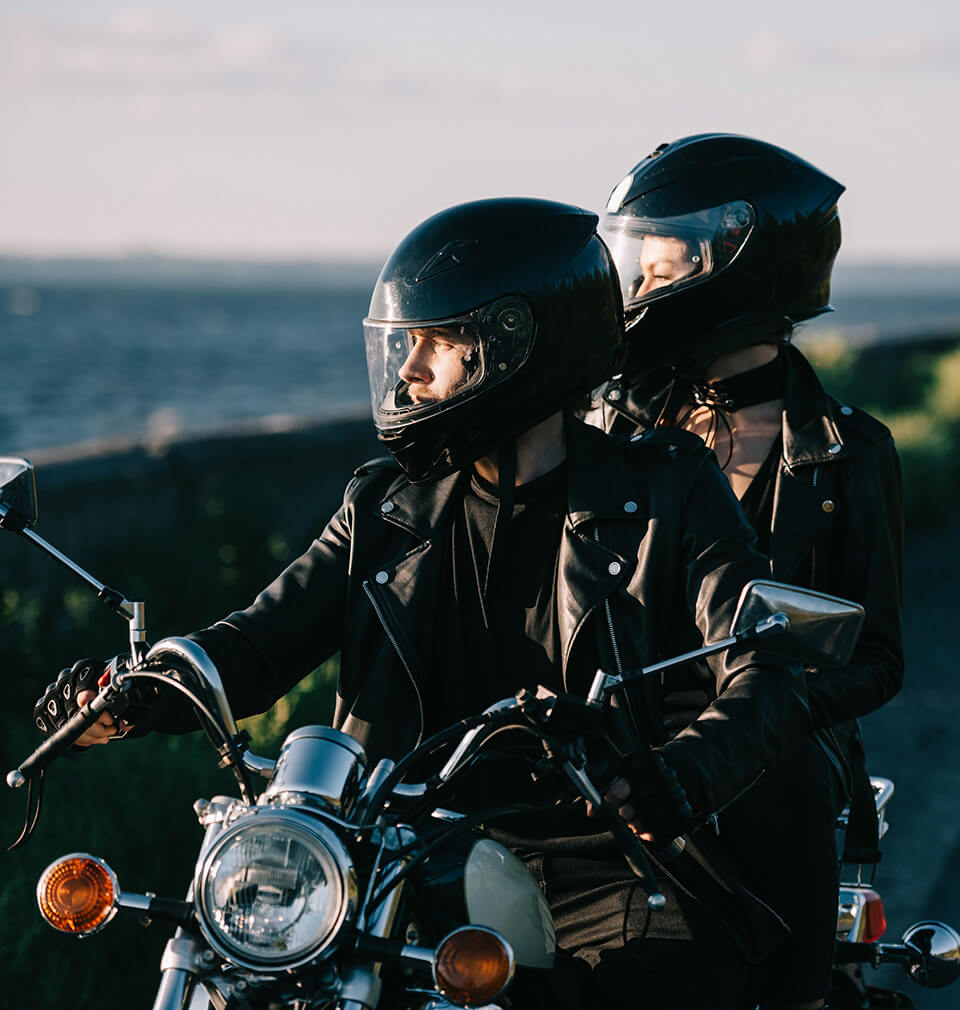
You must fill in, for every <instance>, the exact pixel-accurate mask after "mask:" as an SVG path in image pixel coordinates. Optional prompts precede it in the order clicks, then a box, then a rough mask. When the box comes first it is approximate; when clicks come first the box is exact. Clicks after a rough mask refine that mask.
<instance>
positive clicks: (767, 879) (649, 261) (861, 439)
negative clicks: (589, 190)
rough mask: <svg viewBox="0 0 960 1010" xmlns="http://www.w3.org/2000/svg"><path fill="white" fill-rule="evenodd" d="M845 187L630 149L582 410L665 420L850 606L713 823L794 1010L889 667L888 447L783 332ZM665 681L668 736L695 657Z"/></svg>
mask: <svg viewBox="0 0 960 1010" xmlns="http://www.w3.org/2000/svg"><path fill="white" fill-rule="evenodd" d="M842 192H843V186H841V185H840V184H839V183H837V182H836V181H835V180H833V179H831V178H829V177H828V176H826V175H824V174H823V173H822V172H819V171H818V170H817V169H816V168H814V167H813V166H812V165H809V164H808V163H806V162H804V161H802V160H801V159H799V158H797V157H795V156H794V155H791V154H789V153H788V152H786V151H784V150H782V149H780V148H777V147H774V146H772V145H769V144H765V143H762V142H760V141H756V140H751V139H749V138H746V137H737V136H731V135H723V134H706V135H699V136H695V137H689V138H685V139H683V140H679V141H676V142H675V143H672V144H665V145H661V147H659V148H657V150H656V151H654V152H653V153H652V154H651V155H650V156H648V157H647V158H645V159H644V160H643V161H641V162H640V163H639V164H638V165H637V166H636V167H635V168H634V169H633V171H632V172H630V174H629V175H627V176H626V178H624V179H623V180H622V181H621V183H620V184H619V185H618V186H617V187H616V189H615V190H614V191H613V194H612V195H611V197H610V201H609V203H608V206H607V214H606V217H605V221H604V229H603V234H604V238H605V239H606V241H607V243H608V244H609V246H610V248H611V251H612V252H613V255H614V259H615V261H616V263H617V267H618V271H619V273H620V279H621V286H622V290H623V295H624V303H625V308H626V314H627V332H628V350H627V358H626V366H625V368H624V370H623V372H622V374H620V375H618V376H615V377H614V379H613V381H611V382H610V383H609V384H608V385H607V386H606V388H605V389H604V391H603V396H602V402H601V404H600V405H599V407H598V408H597V409H595V410H594V411H593V412H592V414H591V417H590V419H591V420H593V421H594V423H598V424H601V425H602V426H603V427H604V428H605V429H606V430H607V431H610V432H613V433H615V434H618V433H619V434H622V435H624V436H632V437H638V435H639V434H640V433H643V432H647V431H650V430H652V429H654V428H656V427H658V426H667V425H675V426H679V427H681V428H685V429H687V430H689V431H691V432H694V433H696V434H697V435H699V436H700V437H701V438H703V440H704V441H705V442H706V444H707V445H708V446H709V447H710V448H712V449H713V450H714V452H715V453H716V455H717V458H718V460H719V462H720V465H721V467H722V469H723V470H724V472H725V474H726V475H727V478H728V480H729V482H730V485H731V488H732V489H733V491H734V493H735V494H736V496H737V497H738V498H739V499H740V504H741V506H742V508H743V510H744V512H745V514H746V516H747V518H748V520H749V521H750V523H751V525H752V526H753V527H754V529H755V531H756V534H757V538H758V546H759V548H760V549H761V551H763V552H764V553H766V554H767V555H768V556H769V558H770V569H771V575H772V577H773V578H774V579H777V580H778V581H782V582H791V583H795V584H798V585H804V586H807V587H810V588H813V589H817V590H821V591H823V592H827V593H831V594H833V595H837V596H842V597H846V598H848V599H853V600H856V601H857V602H859V603H862V604H863V605H864V607H865V609H866V621H865V625H864V629H863V634H862V636H861V639H860V642H859V644H858V647H857V649H856V652H855V654H854V656H853V658H852V660H851V661H850V663H849V664H848V665H847V666H846V667H844V668H843V669H841V670H833V671H827V670H823V671H819V670H810V671H808V672H809V676H808V690H809V698H810V705H811V710H812V713H813V721H814V727H815V734H814V736H813V737H810V738H808V739H806V740H805V741H804V742H803V743H802V744H801V745H800V746H798V747H797V748H796V749H795V750H794V752H793V753H792V754H791V755H790V756H789V757H788V758H786V759H785V760H783V761H781V762H780V763H779V764H778V765H777V766H776V767H774V768H771V769H768V770H767V772H766V774H765V775H764V776H763V778H762V779H761V781H760V782H758V783H757V784H756V785H755V786H754V787H753V788H751V789H750V790H748V791H747V792H746V793H745V794H744V795H743V796H741V797H740V798H739V799H738V800H737V801H736V802H735V803H734V804H732V805H731V806H730V807H728V808H727V809H726V810H725V811H724V812H723V813H722V814H721V815H720V817H719V818H718V823H717V829H718V831H719V833H720V838H721V840H722V841H726V842H727V843H728V844H729V849H730V852H731V854H732V855H733V857H734V858H735V859H736V858H737V854H738V853H741V854H742V853H744V852H750V853H751V859H750V860H744V859H742V858H741V859H740V860H739V869H740V872H741V876H742V878H743V880H744V882H745V883H746V884H747V885H748V886H749V887H751V888H752V889H753V890H754V891H755V893H757V894H758V895H759V896H760V897H761V898H763V899H764V900H765V901H766V902H767V903H768V904H770V905H771V906H772V907H773V908H774V909H775V910H776V911H777V912H778V913H779V914H780V915H781V916H782V917H783V918H784V920H785V921H786V922H787V924H788V925H789V926H790V927H791V930H792V935H791V937H790V938H789V939H788V940H787V941H786V942H785V943H784V944H783V945H782V946H781V947H780V948H779V949H778V951H777V952H776V953H775V954H774V955H772V956H771V957H769V958H767V959H766V960H765V961H764V962H763V963H762V964H761V965H759V966H758V968H757V972H756V983H755V984H756V992H757V998H758V999H759V1000H760V1001H761V1006H763V1007H770V1008H774V1007H775V1008H797V1010H800V1008H803V1010H808V1008H809V1010H813V1008H818V1007H823V1006H825V1005H826V1000H827V999H828V998H829V988H830V972H831V965H832V952H833V941H834V932H835V923H836V907H837V871H836V848H835V839H834V822H835V818H836V814H837V812H838V810H839V808H840V807H841V806H842V804H843V801H844V800H846V799H849V798H850V797H851V796H859V800H855V808H856V809H857V810H858V811H860V810H864V809H869V808H870V806H871V804H872V799H871V794H870V791H869V782H868V780H867V777H866V773H865V771H864V768H863V752H862V748H861V746H860V737H859V731H858V727H857V725H856V722H855V720H856V718H857V717H859V716H862V715H866V714H867V713H868V712H871V711H873V710H874V709H876V708H878V707H879V706H880V705H882V704H884V702H886V701H888V700H889V699H890V698H891V697H892V696H893V695H894V694H896V692H897V691H898V690H899V688H900V685H901V682H902V676H903V647H902V632H901V618H900V594H901V577H902V528H903V518H902V489H901V480H900V468H899V462H898V459H897V454H896V449H895V448H894V445H893V440H892V438H891V437H890V432H889V431H888V430H887V429H886V428H885V427H884V426H883V425H882V424H880V422H878V421H876V420H875V419H874V418H872V417H870V416H869V415H867V414H865V413H863V412H861V411H859V410H856V409H855V408H853V407H850V406H848V405H845V404H840V403H839V402H838V401H836V400H835V399H833V398H832V397H830V396H829V395H828V394H827V393H826V392H825V391H824V389H823V387H822V386H821V384H820V382H819V380H818V379H817V376H816V374H815V372H814V371H813V369H812V368H811V366H810V365H809V363H808V362H807V360H806V359H805V358H804V357H803V355H802V354H801V353H800V352H799V351H798V350H797V349H796V348H795V347H794V346H792V345H791V344H790V342H789V338H790V335H791V332H792V330H793V327H794V325H795V324H796V323H798V322H800V321H802V320H804V319H809V318H811V317H813V316H816V315H819V314H821V313H823V312H828V311H831V307H830V304H829V297H830V274H831V270H832V267H833V261H834V259H835V257H836V253H837V250H838V249H839V246H840V222H839V219H838V217H837V209H836V203H837V200H838V198H839V196H840V194H841V193H842ZM667 687H668V693H667V694H666V695H665V698H664V713H663V723H664V734H665V736H666V737H674V736H679V737H682V736H683V732H684V729H683V727H685V726H686V725H687V724H688V723H689V722H690V721H691V720H692V719H693V718H695V717H696V714H697V713H698V712H699V711H700V710H701V709H702V708H703V706H704V705H705V704H706V703H707V701H708V699H709V694H708V693H705V692H704V689H703V687H702V685H701V683H700V682H699V680H698V676H697V671H696V670H691V671H689V672H688V673H687V674H686V676H685V678H684V679H683V680H682V681H680V682H677V683H674V684H670V685H667ZM670 688H672V690H669V689H670ZM627 802H629V801H627ZM866 823H867V825H868V826H873V824H874V822H873V821H872V819H871V818H870V817H869V816H868V817H867V818H866ZM873 831H874V839H871V838H870V836H869V833H868V834H867V836H866V838H865V839H859V838H858V839H851V844H850V845H849V846H848V850H847V856H848V858H850V859H851V860H853V859H856V860H861V859H866V858H870V857H871V856H873V854H874V850H875V827H873ZM758 833H762V834H763V836H764V837H765V838H766V840H767V842H768V844H767V845H766V846H764V848H763V852H762V853H761V858H757V852H756V846H755V844H754V845H752V846H751V845H746V844H745V842H748V841H749V840H750V839H754V840H755V839H756V838H757V836H758ZM854 843H857V844H856V845H855V844H854ZM871 843H872V844H871ZM874 858H875V857H874Z"/></svg>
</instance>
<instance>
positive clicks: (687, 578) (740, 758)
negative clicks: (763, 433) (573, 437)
mask: <svg viewBox="0 0 960 1010" xmlns="http://www.w3.org/2000/svg"><path fill="white" fill-rule="evenodd" d="M682 530H683V532H682V539H681V564H682V577H683V580H684V591H685V594H686V602H687V605H688V607H689V610H690V612H691V613H692V614H693V616H694V618H695V620H696V623H697V626H698V628H699V630H700V633H701V635H702V636H703V641H704V642H705V643H710V642H716V641H718V640H720V639H722V638H725V637H726V636H728V635H729V634H730V627H731V622H732V619H733V616H734V612H735V610H736V605H737V602H738V600H739V598H740V593H741V591H742V589H743V587H744V585H746V583H748V582H750V581H751V580H753V579H764V578H769V566H768V563H767V561H766V559H765V558H763V557H762V556H761V555H760V554H759V553H758V552H757V551H756V549H755V547H754V542H755V536H754V533H753V530H752V529H751V527H750V525H749V523H748V522H747V520H746V518H745V517H744V515H743V513H742V511H741V509H740V506H739V503H738V502H737V500H736V498H735V497H734V495H733V492H732V491H731V490H730V486H729V484H728V482H727V480H726V478H725V477H724V475H723V474H722V473H721V471H720V469H719V467H718V466H717V465H716V462H715V461H714V459H713V457H712V455H711V456H710V457H709V459H708V460H706V461H705V462H704V465H703V466H702V467H701V468H700V471H699V473H698V476H697V480H696V482H695V484H694V485H693V487H692V489H691V492H690V494H689V495H688V496H687V499H686V507H685V509H684V514H683V517H682ZM708 663H709V664H710V667H711V669H712V670H713V673H714V676H715V677H716V681H717V694H718V697H717V698H716V700H715V701H714V702H713V703H712V704H710V705H709V706H708V707H707V708H706V709H705V710H704V711H703V712H702V713H701V714H700V716H699V717H698V718H697V719H696V720H695V721H694V722H692V723H691V724H690V725H689V726H688V727H687V728H686V729H684V730H683V731H682V732H680V733H679V734H678V735H677V736H676V737H674V739H673V740H671V741H669V742H668V743H666V744H664V745H663V747H662V749H661V753H662V755H663V757H664V758H665V759H666V760H667V762H668V764H670V765H671V766H672V767H673V768H674V770H675V771H676V772H677V774H678V776H679V778H680V782H681V783H682V785H683V786H684V788H685V790H686V792H687V796H688V798H689V800H690V804H691V806H692V807H693V810H694V813H695V814H696V815H697V817H698V818H701V817H706V816H707V815H709V814H711V813H714V812H715V811H717V810H719V809H721V808H722V807H723V806H725V805H726V804H727V803H729V802H730V801H731V800H733V799H734V798H735V797H736V796H737V795H739V793H740V792H742V791H743V790H744V789H745V788H747V787H748V786H749V785H751V784H752V783H753V782H754V781H755V780H756V778H757V777H758V776H759V775H760V774H761V772H762V771H763V769H764V768H765V767H766V766H767V765H769V764H771V763H773V762H774V761H776V760H777V758H778V757H779V756H780V755H782V754H783V753H785V752H786V751H788V750H789V749H790V748H792V747H793V746H794V745H795V744H796V742H797V741H798V740H799V739H800V738H801V737H802V736H803V735H804V734H805V733H807V732H808V731H809V729H810V710H809V707H808V705H807V700H806V689H805V679H804V677H803V674H802V671H800V670H799V669H798V668H791V667H788V666H786V665H784V663H783V662H782V661H781V660H778V659H775V658H773V657H770V656H764V655H763V653H761V652H759V651H757V650H755V649H753V648H749V647H747V648H744V647H741V648H733V649H729V650H727V651H726V652H724V653H720V654H718V655H716V656H713V657H711V658H710V659H709V660H708Z"/></svg>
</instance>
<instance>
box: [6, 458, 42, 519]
mask: <svg viewBox="0 0 960 1010" xmlns="http://www.w3.org/2000/svg"><path fill="white" fill-rule="evenodd" d="M8 516H9V519H8ZM37 518H38V512H37V476H36V473H35V472H34V469H33V464H32V463H31V462H30V460H28V459H20V458H19V457H16V456H0V526H8V525H9V526H10V527H11V528H12V529H14V530H21V529H24V528H25V527H27V528H32V527H33V526H35V525H36V524H37Z"/></svg>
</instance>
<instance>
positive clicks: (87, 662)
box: [33, 659, 130, 748]
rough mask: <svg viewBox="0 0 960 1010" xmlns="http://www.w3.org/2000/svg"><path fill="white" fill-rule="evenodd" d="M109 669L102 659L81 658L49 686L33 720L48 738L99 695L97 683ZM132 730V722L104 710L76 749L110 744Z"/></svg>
mask: <svg viewBox="0 0 960 1010" xmlns="http://www.w3.org/2000/svg"><path fill="white" fill-rule="evenodd" d="M107 667H108V663H107V662H105V661H103V660H94V659H80V660H78V661H77V662H76V663H74V664H73V666H71V667H70V668H69V669H67V670H61V671H60V675H59V677H57V679H56V681H54V683H52V684H49V685H48V686H47V689H46V691H44V693H43V695H42V696H41V697H40V698H39V699H38V700H37V703H36V705H35V706H34V709H33V718H34V722H35V723H36V726H37V729H39V730H40V732H41V733H42V734H43V735H44V736H45V737H50V736H51V735H52V734H53V733H55V732H56V731H57V730H58V729H60V727H61V726H62V725H63V724H64V723H65V722H66V721H67V720H68V719H69V718H70V717H71V716H73V715H74V714H75V713H76V712H77V711H78V710H79V709H81V708H82V707H83V706H84V705H85V704H86V703H87V702H89V701H92V700H93V699H94V698H95V697H96V696H97V687H98V681H99V679H100V677H101V676H102V675H103V673H104V671H105V670H106V669H107ZM129 728H130V724H129V723H127V722H124V721H123V720H121V719H117V718H115V717H114V716H113V715H112V714H111V713H110V712H106V711H104V712H101V713H100V717H99V718H98V719H97V721H96V722H95V723H93V724H92V725H91V726H89V727H87V729H86V730H85V731H84V733H83V735H82V736H80V737H79V738H78V739H77V740H76V742H75V743H74V746H75V747H78V748H85V747H90V746H92V745H93V744H104V743H109V742H110V740H112V739H113V738H114V737H116V736H117V735H118V734H121V733H123V732H126V730H128V729H129Z"/></svg>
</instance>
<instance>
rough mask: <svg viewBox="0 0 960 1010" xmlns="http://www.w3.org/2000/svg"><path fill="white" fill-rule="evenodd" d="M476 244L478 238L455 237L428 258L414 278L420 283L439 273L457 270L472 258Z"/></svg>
mask: <svg viewBox="0 0 960 1010" xmlns="http://www.w3.org/2000/svg"><path fill="white" fill-rule="evenodd" d="M476 244H477V241H476V239H455V240H454V241H453V242H448V243H447V244H446V245H445V246H444V247H443V248H442V249H441V250H440V251H439V252H436V253H434V254H433V256H431V257H430V259H428V260H427V262H426V263H425V264H424V265H423V266H422V267H421V268H420V272H419V273H418V274H417V276H416V277H415V278H414V280H415V281H416V282H417V283H418V284H419V283H420V281H426V280H429V279H430V278H431V277H436V276H437V274H442V273H446V271H448V270H455V269H456V268H457V267H459V266H462V265H463V264H464V263H466V261H467V260H468V259H469V258H470V252H471V250H472V248H473V246H475V245H476Z"/></svg>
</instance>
